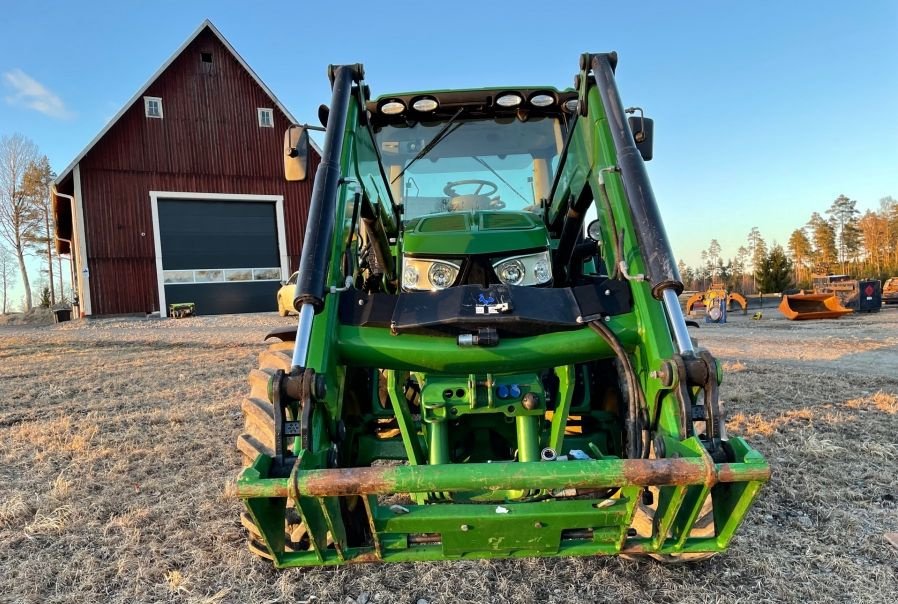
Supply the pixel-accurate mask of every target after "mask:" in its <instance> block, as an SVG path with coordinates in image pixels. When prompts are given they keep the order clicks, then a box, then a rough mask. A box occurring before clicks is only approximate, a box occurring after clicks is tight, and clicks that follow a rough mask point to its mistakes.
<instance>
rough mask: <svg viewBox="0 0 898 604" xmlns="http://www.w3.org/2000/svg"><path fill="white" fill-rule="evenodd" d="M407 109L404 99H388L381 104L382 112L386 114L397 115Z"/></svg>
mask: <svg viewBox="0 0 898 604" xmlns="http://www.w3.org/2000/svg"><path fill="white" fill-rule="evenodd" d="M403 111H405V104H404V103H403V102H402V101H387V102H386V103H384V104H383V105H381V106H380V112H381V113H383V114H384V115H396V114H398V113H402V112H403Z"/></svg>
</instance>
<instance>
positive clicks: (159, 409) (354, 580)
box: [0, 308, 898, 604]
mask: <svg viewBox="0 0 898 604" xmlns="http://www.w3.org/2000/svg"><path fill="white" fill-rule="evenodd" d="M768 315H769V316H768ZM774 315H776V313H775V311H773V310H771V311H769V312H765V317H764V318H763V319H762V320H761V321H750V320H748V318H747V317H742V316H741V315H731V316H730V319H731V322H730V323H729V324H727V325H707V326H706V325H702V327H701V328H700V329H697V330H695V329H693V335H694V336H696V337H697V338H699V340H700V341H701V342H702V344H703V345H705V346H707V347H708V348H710V349H711V350H712V352H714V353H715V354H716V355H717V356H718V358H720V359H722V360H723V361H725V363H726V367H727V373H726V378H725V383H724V385H723V386H722V397H723V399H724V401H725V403H726V405H727V407H728V409H729V413H730V421H729V424H730V430H731V432H733V433H739V434H743V435H746V436H747V437H748V438H749V440H750V441H751V442H752V443H753V445H754V446H756V447H757V448H758V449H760V450H761V451H762V452H764V454H765V455H766V456H767V457H768V458H769V459H770V461H771V464H772V465H773V468H774V477H773V480H772V482H771V484H769V485H768V486H767V487H766V488H765V490H764V491H763V492H762V495H761V497H760V500H759V502H758V503H757V505H756V506H755V507H754V509H753V510H752V512H751V513H750V514H749V516H748V520H747V522H746V525H745V526H743V528H742V529H741V531H740V532H739V533H738V534H737V536H736V539H735V541H734V544H733V546H732V548H731V549H730V550H729V551H728V552H727V553H726V554H723V555H720V556H717V557H716V558H714V559H711V560H709V561H706V562H702V563H698V564H694V565H681V566H662V565H659V564H657V563H654V562H650V561H639V562H635V561H629V560H622V559H599V558H596V559H557V560H517V561H509V562H489V563H488V562H483V563H480V562H462V563H440V564H407V565H397V566H384V565H363V566H353V567H345V568H339V569H324V570H321V569H311V570H302V571H298V570H291V571H287V572H278V571H274V570H272V568H271V567H270V566H269V564H268V563H267V562H264V561H260V560H257V559H255V558H254V557H253V556H252V555H251V554H250V553H249V552H248V551H247V550H246V548H245V546H244V536H243V531H242V529H241V527H240V524H239V522H238V514H239V511H240V507H241V506H240V502H239V501H237V500H235V499H233V498H232V496H231V495H230V494H229V492H230V487H229V482H230V481H231V480H232V479H233V477H234V475H235V473H236V469H237V467H238V465H239V463H240V461H239V457H238V454H237V452H236V450H235V449H234V440H235V438H236V436H237V434H238V431H239V430H240V427H241V425H242V423H241V418H240V408H239V400H240V397H241V395H242V393H243V391H244V388H245V386H244V384H245V379H244V378H245V375H246V374H247V372H248V371H249V369H250V368H251V367H252V366H254V364H255V362H256V361H255V359H256V355H257V354H258V353H259V352H260V351H261V350H262V349H263V348H264V344H263V343H262V336H263V335H264V333H265V332H266V331H267V330H268V329H269V328H270V327H273V326H277V325H284V324H289V323H291V322H292V321H295V319H281V318H279V317H276V316H275V315H274V314H273V313H272V314H271V315H248V316H239V317H238V316H232V317H215V318H213V317H198V318H193V319H186V320H182V321H171V320H168V321H159V320H125V319H106V320H96V321H90V322H84V321H80V322H74V323H67V324H61V325H41V326H35V325H7V326H0V601H2V602H29V603H30V602H35V603H36V602H41V603H43V602H92V603H99V602H169V601H171V602H209V603H213V602H316V603H325V602H336V603H339V604H345V603H347V602H356V601H358V602H361V601H365V600H366V599H367V600H368V601H370V602H381V603H393V602H397V603H409V602H410V603H413V604H414V603H416V602H418V601H419V600H420V599H423V600H425V601H426V602H428V603H430V604H433V603H436V602H490V603H492V602H527V603H530V602H558V603H572V602H709V603H710V602H714V603H718V602H747V603H751V604H761V603H764V602H801V603H809V602H870V603H876V604H884V603H888V602H895V601H896V600H898V550H895V549H894V548H892V547H890V546H889V545H888V544H887V543H886V542H885V541H884V539H883V534H884V533H887V532H898V507H896V506H898V309H895V308H888V309H885V310H883V312H881V313H879V314H877V315H869V316H849V317H847V318H844V319H840V320H838V321H822V322H807V323H803V324H802V323H790V322H788V321H785V320H783V319H781V318H780V317H778V316H774ZM365 596H367V598H366V597H365Z"/></svg>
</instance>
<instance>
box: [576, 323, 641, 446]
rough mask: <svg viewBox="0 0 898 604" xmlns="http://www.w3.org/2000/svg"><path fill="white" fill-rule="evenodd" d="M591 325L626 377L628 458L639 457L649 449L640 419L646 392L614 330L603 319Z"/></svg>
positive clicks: (625, 426)
mask: <svg viewBox="0 0 898 604" xmlns="http://www.w3.org/2000/svg"><path fill="white" fill-rule="evenodd" d="M589 326H590V327H591V328H592V330H593V331H595V332H596V333H597V334H599V335H600V336H601V337H602V339H603V340H605V342H606V343H607V344H608V346H609V347H610V348H611V349H612V350H613V351H614V354H615V355H616V356H617V359H618V361H619V362H620V365H621V369H622V370H623V372H624V376H625V377H626V380H627V384H626V391H627V417H626V418H625V419H624V428H625V432H626V434H627V458H628V459H639V458H640V457H642V454H643V450H646V451H647V450H648V449H647V447H643V442H642V426H641V423H642V422H641V419H640V418H641V410H642V409H645V408H646V400H645V393H644V392H643V390H642V387H641V386H640V385H639V380H638V379H637V377H636V371H635V370H634V369H633V364H632V363H631V362H630V357H629V356H628V355H627V351H626V350H625V349H624V347H623V345H622V344H621V343H620V340H618V339H617V336H616V335H614V332H613V331H611V329H609V328H608V326H607V325H605V324H604V323H602V322H601V321H592V322H591V323H590V324H589Z"/></svg>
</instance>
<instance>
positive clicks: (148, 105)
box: [143, 96, 162, 119]
mask: <svg viewBox="0 0 898 604" xmlns="http://www.w3.org/2000/svg"><path fill="white" fill-rule="evenodd" d="M143 108H144V112H145V113H146V116H147V117H155V118H159V119H162V99H161V98H159V97H158V96H145V97H143Z"/></svg>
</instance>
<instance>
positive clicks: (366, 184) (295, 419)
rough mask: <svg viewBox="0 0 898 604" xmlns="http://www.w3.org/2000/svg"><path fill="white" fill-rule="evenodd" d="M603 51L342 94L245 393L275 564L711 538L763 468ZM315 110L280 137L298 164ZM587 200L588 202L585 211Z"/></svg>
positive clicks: (707, 549) (659, 549)
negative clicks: (709, 341)
mask: <svg viewBox="0 0 898 604" xmlns="http://www.w3.org/2000/svg"><path fill="white" fill-rule="evenodd" d="M616 65H617V55H616V54H615V53H610V54H584V55H583V56H582V57H581V59H580V69H579V73H578V74H577V76H576V78H575V87H574V88H573V89H567V90H557V89H555V88H551V87H545V86H539V87H508V88H487V89H478V90H453V91H431V92H414V93H405V94H389V95H384V96H380V97H377V98H371V97H370V96H369V88H368V86H367V85H366V84H365V81H364V71H363V68H362V66H361V65H338V66H331V67H330V68H329V77H330V81H331V85H332V90H333V99H332V102H331V104H330V106H329V107H328V108H327V109H325V110H323V112H322V114H321V117H322V120H323V121H324V122H326V134H325V141H324V151H323V155H322V158H321V163H320V165H319V167H318V170H317V173H316V175H315V183H314V192H313V195H312V201H311V207H310V210H309V216H308V224H307V228H306V233H305V239H304V241H305V244H304V247H303V252H302V258H301V262H300V270H299V277H298V280H297V284H296V292H295V307H296V308H297V309H299V313H300V314H299V322H298V326H297V328H296V329H295V330H294V329H293V328H290V329H289V330H280V331H278V332H275V333H274V334H273V335H276V336H279V338H280V339H281V340H282V341H281V342H278V343H276V344H273V345H272V346H271V348H270V349H269V350H268V351H266V352H264V353H263V354H262V356H261V363H260V365H261V366H260V369H258V370H255V371H253V372H252V374H251V375H250V383H251V385H252V391H251V393H250V396H249V397H248V398H247V399H245V401H244V403H243V411H244V415H245V420H246V421H245V431H244V433H243V434H241V435H240V437H239V439H238V446H239V449H240V451H241V452H242V453H243V455H244V457H245V463H246V467H245V468H244V469H243V471H242V472H241V473H240V476H239V478H238V480H237V494H238V495H239V497H241V498H242V499H243V500H244V502H245V504H246V513H245V514H244V516H243V518H242V520H243V524H244V526H245V527H246V529H247V531H248V534H249V541H250V547H251V549H253V550H254V551H256V552H257V553H259V554H260V555H262V556H265V557H268V558H270V559H271V560H273V562H274V564H275V566H277V567H279V568H284V567H293V566H312V565H338V564H344V563H354V562H373V561H382V562H404V561H419V560H450V559H471V558H511V557H524V556H591V555H597V554H627V555H633V556H636V555H649V556H653V557H656V558H659V559H662V560H684V559H686V560H688V559H694V558H700V557H707V556H709V555H713V554H714V553H717V552H720V551H723V550H724V549H726V548H727V546H728V544H729V543H730V540H731V539H732V538H733V534H734V532H735V531H736V529H737V528H738V526H739V524H740V523H741V522H742V520H743V518H744V517H745V514H746V512H747V511H748V509H749V507H750V505H751V503H752V501H753V500H754V499H755V497H756V496H757V494H758V491H759V489H760V488H761V485H762V484H763V483H764V482H765V481H767V480H768V478H769V476H770V468H769V466H768V464H767V463H766V462H765V460H764V458H763V457H762V456H761V455H760V454H759V453H758V452H757V451H755V450H753V449H752V448H751V447H750V446H749V445H748V444H747V443H746V442H745V441H744V440H742V439H740V438H736V437H732V436H728V435H727V433H726V429H725V424H724V416H723V412H722V408H721V406H720V404H719V402H718V385H719V383H720V381H721V367H720V365H719V364H718V363H717V362H716V361H715V360H714V358H713V357H712V356H711V355H710V354H709V353H708V352H707V351H705V350H702V349H700V348H697V347H696V346H695V345H694V343H693V341H692V339H691V338H690V335H689V333H688V332H687V330H686V324H685V321H684V318H683V314H682V311H681V309H680V306H679V303H678V300H677V295H678V294H679V293H680V292H681V291H682V288H683V285H682V283H681V281H680V276H679V274H678V272H677V268H676V262H675V260H674V256H673V254H672V253H671V248H670V244H669V242H668V238H667V236H666V234H665V231H664V227H663V225H662V223H661V219H660V215H659V212H658V207H657V205H656V202H655V199H654V196H653V193H652V189H651V186H650V185H649V181H648V178H647V175H646V168H645V165H644V161H645V160H648V159H650V158H651V153H652V150H651V149H652V131H653V128H652V121H651V120H650V119H647V118H645V117H644V116H643V115H642V111H641V110H639V109H625V108H624V106H623V105H622V104H621V101H620V98H619V97H618V91H617V88H616V84H615V80H614V72H615V68H616ZM307 158H308V134H307V132H306V128H303V127H292V128H291V129H290V130H288V132H287V133H286V135H285V166H286V168H287V175H288V178H290V179H302V178H305V174H306V171H307V166H306V162H307ZM590 208H594V209H595V215H596V216H597V219H596V220H594V221H591V222H589V223H588V224H587V219H586V217H587V213H588V212H589V211H590Z"/></svg>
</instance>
